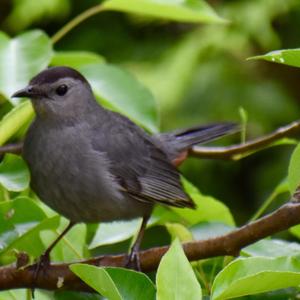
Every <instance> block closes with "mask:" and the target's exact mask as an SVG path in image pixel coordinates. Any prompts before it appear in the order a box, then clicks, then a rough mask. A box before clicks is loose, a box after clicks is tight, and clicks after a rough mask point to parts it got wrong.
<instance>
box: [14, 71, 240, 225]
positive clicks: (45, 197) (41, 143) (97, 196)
mask: <svg viewBox="0 0 300 300" xmlns="http://www.w3.org/2000/svg"><path fill="white" fill-rule="evenodd" d="M65 89H66V92H65ZM64 92H65V93H64ZM14 96H17V97H22V96H27V97H30V98H31V99H32V103H33V107H34V109H35V112H36V118H35V120H34V122H33V123H32V125H31V126H30V128H29V130H28V132H27V134H26V138H25V141H24V148H23V149H24V150H23V157H24V159H25V161H26V162H27V163H28V166H29V169H30V173H31V185H32V189H33V190H34V191H35V192H36V194H37V195H38V196H39V197H40V199H41V200H42V201H44V202H45V203H46V204H47V205H49V206H50V207H51V208H53V209H54V210H55V211H57V212H59V213H60V214H62V215H64V216H65V217H67V218H68V219H70V220H71V221H72V222H106V221H113V220H120V219H131V218H135V217H140V216H146V215H149V214H150V213H151V211H152V208H153V205H154V204H155V203H161V204H165V205H171V206H177V207H189V208H194V207H195V205H194V203H193V201H192V200H191V199H190V198H189V196H188V195H187V194H186V193H185V192H184V191H183V188H182V185H181V182H180V175H179V172H178V171H177V169H176V167H175V166H174V165H173V164H172V160H173V159H176V157H177V156H179V155H180V154H181V153H183V151H186V150H187V149H188V148H190V147H191V145H194V144H198V143H202V142H207V141H209V140H212V139H215V138H217V137H219V136H222V135H224V134H228V133H231V132H233V131H234V130H235V128H236V127H235V125H234V124H230V123H225V124H212V125H208V126H204V127H196V128H192V129H188V130H183V131H176V132H172V133H164V134H161V135H156V136H150V135H148V134H147V133H146V132H145V131H144V130H142V129H141V128H140V127H138V126H137V125H135V124H134V123H133V122H131V121H130V120H129V119H128V118H126V117H124V116H122V115H120V114H118V113H115V112H112V111H109V110H106V109H104V108H103V107H101V106H100V105H99V104H98V103H97V102H96V100H95V98H94V96H93V94H92V90H91V87H90V85H89V84H88V82H87V81H86V79H85V78H84V77H83V76H82V75H81V74H79V73H78V72H77V71H75V70H73V69H71V68H67V67H55V68H49V69H47V70H45V71H43V72H41V73H40V74H38V75H37V76H36V77H35V78H33V79H32V80H31V82H30V85H29V86H28V87H27V88H25V89H23V90H21V91H19V92H17V93H16V94H15V95H14Z"/></svg>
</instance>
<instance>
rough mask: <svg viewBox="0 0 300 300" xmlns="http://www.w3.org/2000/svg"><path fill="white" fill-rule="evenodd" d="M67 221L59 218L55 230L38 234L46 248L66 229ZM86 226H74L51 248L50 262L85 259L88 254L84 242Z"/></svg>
mask: <svg viewBox="0 0 300 300" xmlns="http://www.w3.org/2000/svg"><path fill="white" fill-rule="evenodd" d="M67 225H68V221H67V220H66V219H64V218H61V222H60V226H59V228H58V229H57V230H55V231H54V230H47V231H43V232H41V233H40V236H41V239H42V242H43V244H44V245H45V247H46V248H47V247H48V246H49V245H50V244H51V243H52V242H53V241H54V240H55V239H56V238H57V237H58V235H59V234H60V233H61V232H62V231H63V230H64V229H65V228H66V227H67ZM85 240H86V225H85V224H83V223H81V224H76V225H75V226H74V227H73V228H72V229H71V230H70V231H69V232H68V233H67V234H66V235H65V236H64V237H63V238H62V239H61V240H60V241H59V242H58V244H57V245H56V246H55V247H54V248H53V250H52V251H51V260H53V261H62V262H66V261H74V260H79V259H83V258H85V257H86V256H87V255H86V254H88V253H87V251H86V250H87V249H86V245H85V242H84V241H85Z"/></svg>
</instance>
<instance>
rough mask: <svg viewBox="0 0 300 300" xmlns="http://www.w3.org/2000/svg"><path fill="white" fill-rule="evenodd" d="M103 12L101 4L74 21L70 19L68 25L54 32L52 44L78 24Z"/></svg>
mask: <svg viewBox="0 0 300 300" xmlns="http://www.w3.org/2000/svg"><path fill="white" fill-rule="evenodd" d="M103 10H104V8H103V6H102V5H101V4H99V5H96V6H93V7H91V8H89V9H87V10H85V11H84V12H82V13H81V14H79V15H78V16H76V17H75V18H74V19H72V20H71V21H70V22H69V23H67V24H66V25H65V26H63V27H62V28H61V29H60V30H59V31H58V32H56V33H55V34H54V35H53V36H52V38H51V39H52V43H53V44H55V43H57V42H58V41H59V40H60V39H61V38H62V37H63V36H65V35H66V34H67V33H68V32H70V31H71V30H72V29H73V28H75V27H76V26H78V25H79V24H80V23H82V22H83V21H85V20H86V19H88V18H90V17H92V16H94V15H96V14H98V13H100V12H102V11H103Z"/></svg>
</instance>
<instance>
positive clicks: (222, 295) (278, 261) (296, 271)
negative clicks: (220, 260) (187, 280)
mask: <svg viewBox="0 0 300 300" xmlns="http://www.w3.org/2000/svg"><path fill="white" fill-rule="evenodd" d="M299 284H300V260H299V257H277V258H267V257H250V258H239V259H237V260H235V261H233V262H232V263H230V264H228V265H227V266H226V267H225V268H224V269H223V270H222V271H221V272H220V273H219V274H218V275H217V277H216V278H215V281H214V283H213V287H212V299H213V300H219V299H228V298H235V297H241V296H245V295H252V294H257V293H263V292H267V291H272V290H277V289H283V288H287V287H296V286H298V285H299Z"/></svg>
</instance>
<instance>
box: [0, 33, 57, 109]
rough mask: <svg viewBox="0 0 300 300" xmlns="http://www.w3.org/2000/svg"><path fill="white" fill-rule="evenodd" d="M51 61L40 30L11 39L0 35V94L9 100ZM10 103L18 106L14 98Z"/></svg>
mask: <svg viewBox="0 0 300 300" xmlns="http://www.w3.org/2000/svg"><path fill="white" fill-rule="evenodd" d="M51 57H52V44H51V41H50V39H49V37H48V36H47V35H46V34H45V33H44V32H42V31H40V30H34V31H28V32H25V33H23V34H21V35H19V36H18V37H16V38H14V39H10V38H9V37H8V36H7V35H6V34H4V33H3V32H0V65H1V71H2V72H1V73H0V92H1V93H2V94H3V95H4V96H6V97H7V98H8V99H10V96H11V95H12V94H13V93H14V92H16V91H17V90H18V89H20V88H23V87H24V86H26V85H27V84H28V81H29V80H30V79H31V78H32V77H33V76H34V75H36V74H37V73H39V72H40V71H41V70H43V69H44V68H46V67H47V65H48V64H49V62H50V60H51ZM10 101H11V102H12V103H13V104H18V103H19V99H16V98H15V99H10Z"/></svg>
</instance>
